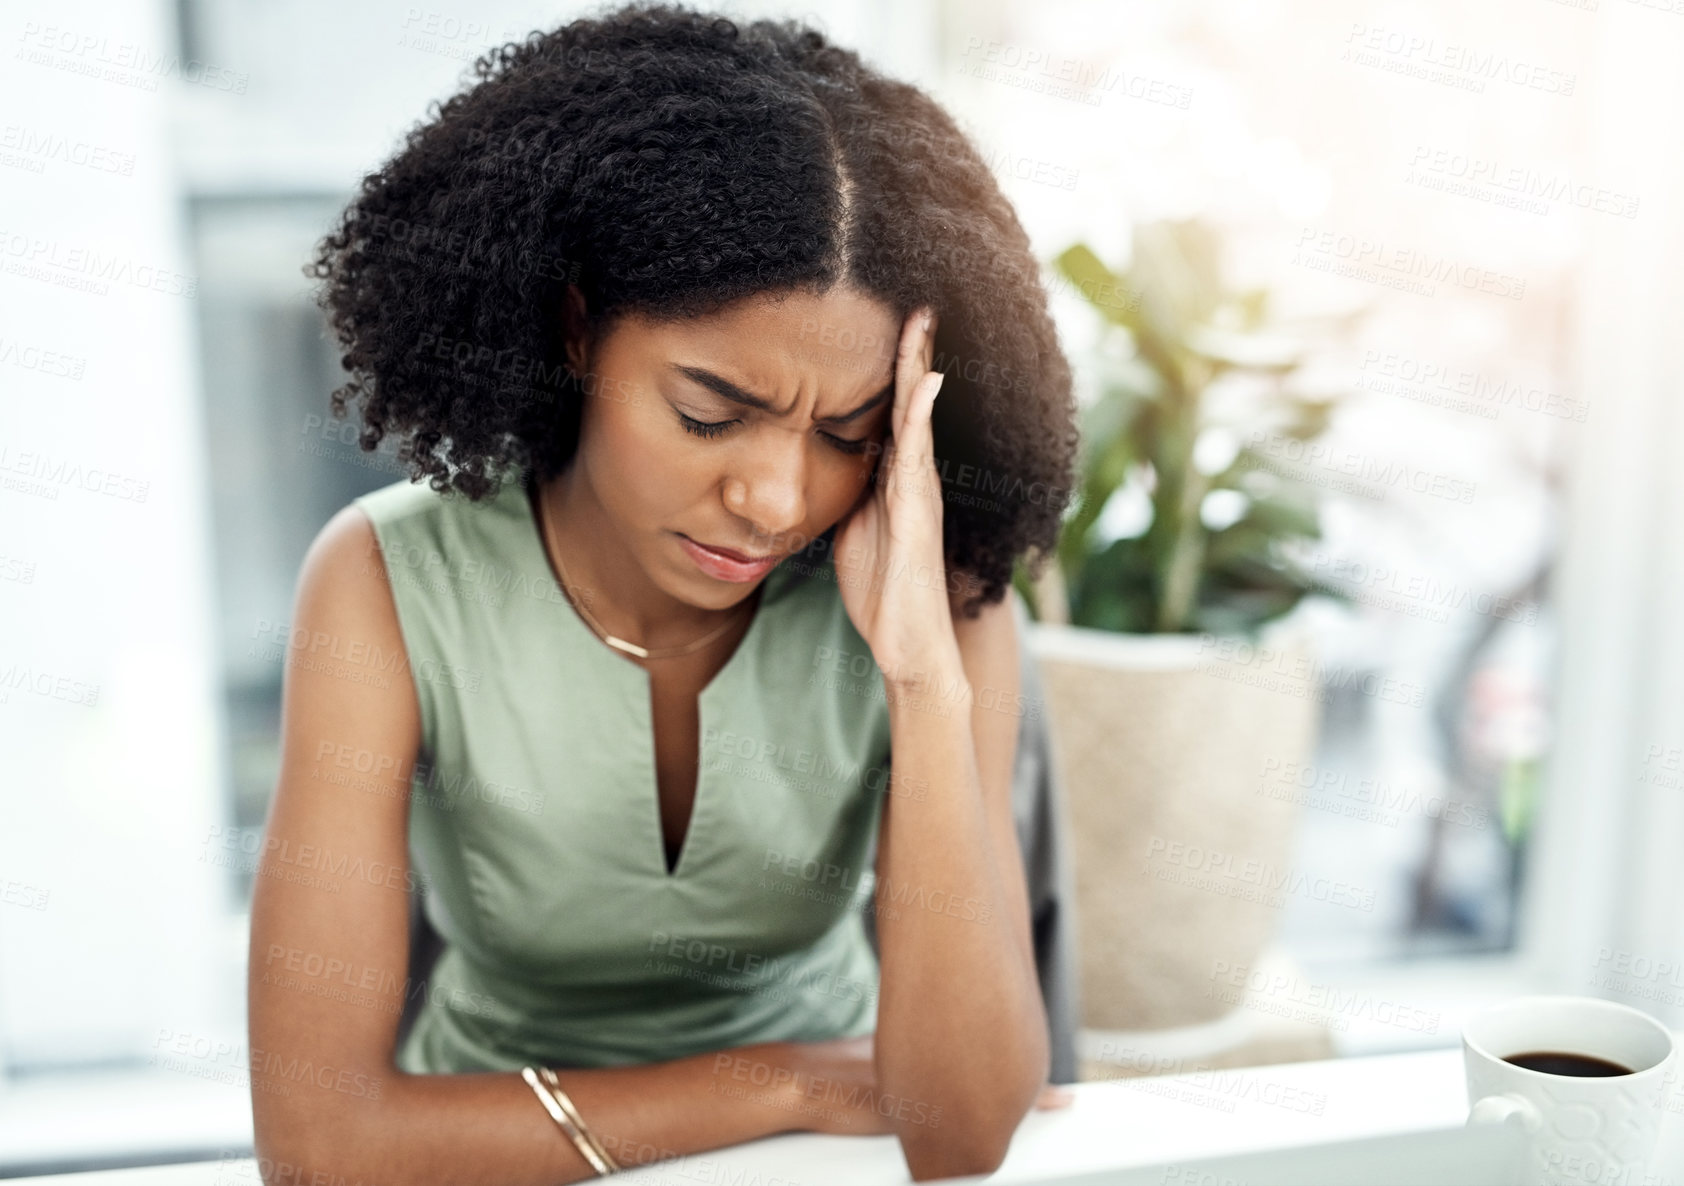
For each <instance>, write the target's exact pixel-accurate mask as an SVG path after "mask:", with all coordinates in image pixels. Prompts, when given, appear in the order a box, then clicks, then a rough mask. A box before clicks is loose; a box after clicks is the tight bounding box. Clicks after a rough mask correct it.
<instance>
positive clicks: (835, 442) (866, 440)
mask: <svg viewBox="0 0 1684 1186" xmlns="http://www.w3.org/2000/svg"><path fill="white" fill-rule="evenodd" d="M678 422H679V423H680V424H681V425H683V426H684V431H685V432H688V433H690V434H691V435H692V436H699V437H709V438H711V437H717V436H720V435H721V434H723V433H724V432H725V430H726V429H728V428H730V427H731V426H732V425H733V424H737V423H740V421H737V420H697V419H695V418H694V417H692V416H686V415H685V414H684V413H683V412H680V413H679V414H678ZM819 435H820V436H822V437H823V438H824V439H825V440H827V441H829V442H830V443H831V445H832V446H834V447H835V448H836V449H837V450H838V451H839V452H842V453H864V452H865V450H866V446H867V445H869V444H871V438H870V437H862V438H861V439H859V440H857V441H855V440H849V439H847V438H846V437H838V436H832V435H831V434H830V433H828V432H821V433H820V434H819Z"/></svg>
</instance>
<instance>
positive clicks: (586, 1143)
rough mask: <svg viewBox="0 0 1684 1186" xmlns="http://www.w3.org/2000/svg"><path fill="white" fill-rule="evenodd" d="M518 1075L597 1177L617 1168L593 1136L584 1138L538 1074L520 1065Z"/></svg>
mask: <svg viewBox="0 0 1684 1186" xmlns="http://www.w3.org/2000/svg"><path fill="white" fill-rule="evenodd" d="M520 1077H521V1078H522V1079H525V1080H526V1085H527V1086H528V1087H530V1088H532V1091H533V1094H534V1095H536V1096H537V1097H538V1102H539V1103H541V1104H543V1105H544V1111H546V1112H548V1113H549V1114H550V1119H551V1120H554V1121H555V1122H556V1124H557V1125H559V1126H560V1128H561V1131H562V1132H564V1133H566V1134H567V1137H568V1139H569V1140H571V1141H572V1142H573V1144H574V1147H576V1148H577V1149H578V1150H579V1154H580V1156H582V1157H583V1158H584V1159H585V1160H586V1161H587V1162H588V1163H589V1164H590V1167H591V1168H592V1169H594V1170H595V1171H596V1172H597V1176H598V1177H601V1176H602V1175H603V1174H607V1173H612V1172H613V1171H614V1170H615V1169H618V1168H619V1167H618V1166H616V1165H614V1163H613V1160H612V1159H611V1158H608V1157H607V1156H606V1155H605V1154H602V1153H599V1152H598V1151H597V1146H596V1144H595V1138H590V1139H587V1138H586V1136H585V1134H584V1133H582V1132H581V1131H580V1130H579V1128H578V1126H577V1125H575V1124H574V1123H573V1120H572V1118H571V1117H570V1116H569V1115H568V1114H567V1112H566V1111H565V1110H563V1108H562V1107H561V1105H560V1104H559V1103H558V1102H557V1101H556V1099H555V1097H554V1096H552V1095H551V1094H550V1093H549V1091H548V1090H546V1089H545V1087H544V1085H543V1084H542V1083H540V1082H538V1076H537V1075H536V1074H534V1073H533V1070H532V1068H531V1067H522V1068H521V1069H520ZM568 1102H569V1103H571V1102H572V1101H571V1100H569V1101H568Z"/></svg>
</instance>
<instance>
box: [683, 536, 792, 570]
mask: <svg viewBox="0 0 1684 1186" xmlns="http://www.w3.org/2000/svg"><path fill="white" fill-rule="evenodd" d="M684 538H685V539H690V537H689V536H685V537H684ZM690 542H691V543H693V544H696V545H698V546H700V547H703V548H706V549H707V550H708V551H710V552H718V553H719V554H720V555H721V556H724V557H726V558H727V559H729V560H735V561H736V562H737V563H738V564H759V563H760V562H761V561H763V560H770V559H772V557H773V556H774V555H775V553H772V552H764V553H761V554H760V555H758V556H757V555H755V554H754V553H752V552H739V551H738V550H737V549H736V548H722V547H720V546H719V545H718V544H704V543H702V541H701V540H699V539H690Z"/></svg>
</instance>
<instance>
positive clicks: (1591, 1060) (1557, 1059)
mask: <svg viewBox="0 0 1684 1186" xmlns="http://www.w3.org/2000/svg"><path fill="white" fill-rule="evenodd" d="M1503 1061H1504V1062H1508V1063H1513V1064H1514V1065H1515V1066H1517V1067H1525V1068H1526V1069H1527V1070H1529V1071H1542V1072H1543V1073H1544V1074H1546V1075H1577V1076H1579V1077H1580V1078H1592V1079H1598V1078H1605V1077H1606V1076H1609V1075H1634V1074H1636V1073H1637V1072H1635V1071H1633V1070H1632V1069H1631V1068H1630V1067H1622V1066H1621V1065H1620V1064H1619V1063H1617V1062H1609V1061H1608V1060H1607V1059H1605V1058H1596V1057H1594V1056H1592V1055H1589V1054H1567V1053H1565V1052H1563V1051H1559V1050H1531V1051H1528V1052H1527V1053H1525V1054H1511V1055H1509V1056H1508V1057H1507V1058H1505V1059H1504V1060H1503Z"/></svg>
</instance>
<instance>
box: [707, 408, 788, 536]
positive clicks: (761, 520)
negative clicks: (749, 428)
mask: <svg viewBox="0 0 1684 1186" xmlns="http://www.w3.org/2000/svg"><path fill="white" fill-rule="evenodd" d="M724 498H725V509H726V510H728V511H730V512H731V513H732V514H734V515H736V516H738V517H739V518H743V519H747V520H748V522H749V524H750V526H751V527H752V528H753V529H754V533H755V541H754V544H755V546H756V547H769V546H771V544H772V541H774V540H782V538H783V537H784V536H787V535H788V534H789V533H791V532H793V531H795V530H796V529H797V528H799V527H800V526H801V524H802V523H804V522H805V521H806V518H807V448H806V440H805V439H804V436H803V434H802V433H799V432H792V433H782V432H774V433H765V434H762V436H761V439H760V440H757V441H755V442H754V447H753V448H752V449H749V450H747V451H745V454H744V455H743V456H741V457H739V458H737V459H735V464H734V465H733V466H732V470H731V472H730V473H728V474H727V475H726V477H725V484H724Z"/></svg>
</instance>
